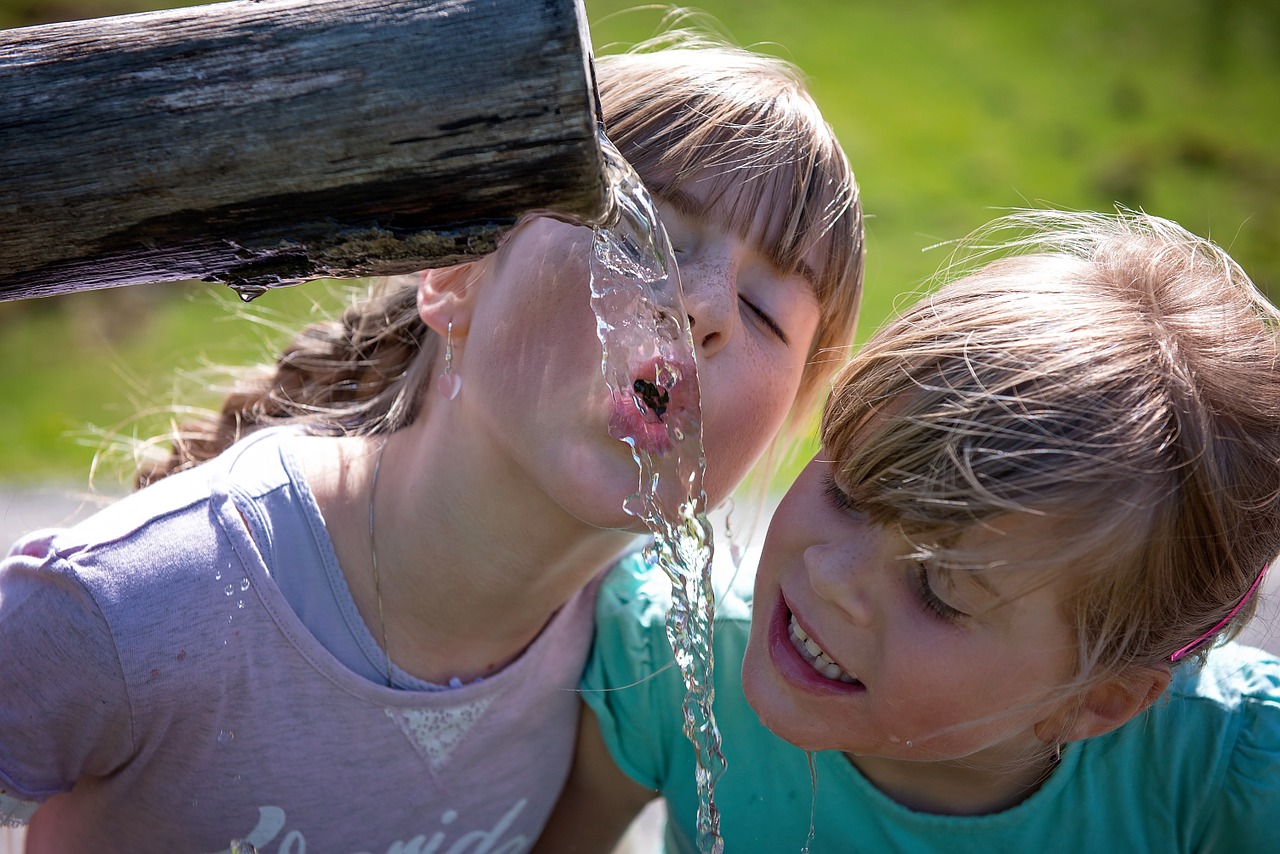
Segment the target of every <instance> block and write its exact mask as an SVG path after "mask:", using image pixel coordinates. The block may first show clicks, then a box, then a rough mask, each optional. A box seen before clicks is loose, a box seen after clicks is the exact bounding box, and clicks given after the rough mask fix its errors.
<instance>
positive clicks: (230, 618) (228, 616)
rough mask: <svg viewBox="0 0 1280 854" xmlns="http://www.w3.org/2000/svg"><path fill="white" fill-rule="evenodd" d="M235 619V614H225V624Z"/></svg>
mask: <svg viewBox="0 0 1280 854" xmlns="http://www.w3.org/2000/svg"><path fill="white" fill-rule="evenodd" d="M235 618H236V615H235V614H227V622H228V623H229V622H231V621H232V620H234V619H235Z"/></svg>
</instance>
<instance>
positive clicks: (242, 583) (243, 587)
mask: <svg viewBox="0 0 1280 854" xmlns="http://www.w3.org/2000/svg"><path fill="white" fill-rule="evenodd" d="M248 589H249V579H247V578H242V579H240V592H242V593H243V592H244V591H246V590H248Z"/></svg>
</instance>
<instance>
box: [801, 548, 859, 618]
mask: <svg viewBox="0 0 1280 854" xmlns="http://www.w3.org/2000/svg"><path fill="white" fill-rule="evenodd" d="M804 564H805V568H806V570H807V571H808V574H809V585H810V586H811V587H812V588H813V590H814V592H815V593H817V594H818V596H820V597H821V598H822V599H824V600H825V601H827V602H829V603H830V604H832V605H834V606H835V607H836V608H838V609H839V610H840V611H842V612H843V613H844V614H846V615H847V616H848V618H849V620H850V621H851V622H852V623H854V624H855V625H860V626H861V625H867V624H869V623H870V622H871V621H872V619H873V616H874V613H875V609H874V607H873V601H874V595H873V594H874V587H875V578H874V577H873V576H874V575H875V570H874V568H873V567H872V566H871V565H870V564H869V561H868V557H867V556H866V555H859V554H858V553H857V552H856V550H850V549H849V548H846V547H844V546H829V545H819V546H810V547H809V548H807V549H805V552H804Z"/></svg>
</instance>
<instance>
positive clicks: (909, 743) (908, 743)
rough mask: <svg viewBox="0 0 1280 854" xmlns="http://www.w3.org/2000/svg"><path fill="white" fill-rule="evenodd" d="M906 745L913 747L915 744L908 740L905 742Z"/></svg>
mask: <svg viewBox="0 0 1280 854" xmlns="http://www.w3.org/2000/svg"><path fill="white" fill-rule="evenodd" d="M907 747H915V744H914V743H913V742H911V741H908V742H907Z"/></svg>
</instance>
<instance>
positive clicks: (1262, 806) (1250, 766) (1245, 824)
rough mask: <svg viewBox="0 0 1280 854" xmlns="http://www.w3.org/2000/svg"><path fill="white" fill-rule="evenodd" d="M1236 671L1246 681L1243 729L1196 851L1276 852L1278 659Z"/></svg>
mask: <svg viewBox="0 0 1280 854" xmlns="http://www.w3.org/2000/svg"><path fill="white" fill-rule="evenodd" d="M1235 676H1236V678H1238V679H1240V680H1242V681H1244V682H1245V683H1246V684H1245V685H1244V686H1243V692H1242V696H1241V700H1240V705H1239V708H1238V710H1237V715H1238V717H1239V729H1238V730H1237V735H1236V738H1235V742H1234V744H1233V746H1232V750H1231V755H1230V757H1229V760H1228V762H1227V768H1226V774H1225V776H1224V778H1223V781H1222V785H1221V788H1220V789H1219V797H1218V799H1217V803H1216V805H1215V807H1214V809H1213V810H1212V812H1211V814H1210V816H1209V822H1208V826H1207V828H1206V833H1205V835H1204V837H1203V840H1202V843H1201V845H1200V846H1199V847H1198V848H1197V850H1199V851H1204V852H1236V851H1274V850H1276V848H1277V845H1278V844H1280V843H1278V842H1277V840H1278V839H1280V836H1278V835H1277V834H1278V831H1277V829H1276V824H1275V822H1276V818H1275V817H1276V816H1277V815H1280V661H1276V660H1275V659H1270V660H1268V661H1263V662H1261V663H1258V664H1254V665H1252V666H1246V667H1243V668H1241V669H1240V670H1239V671H1237V673H1236V674H1235Z"/></svg>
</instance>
